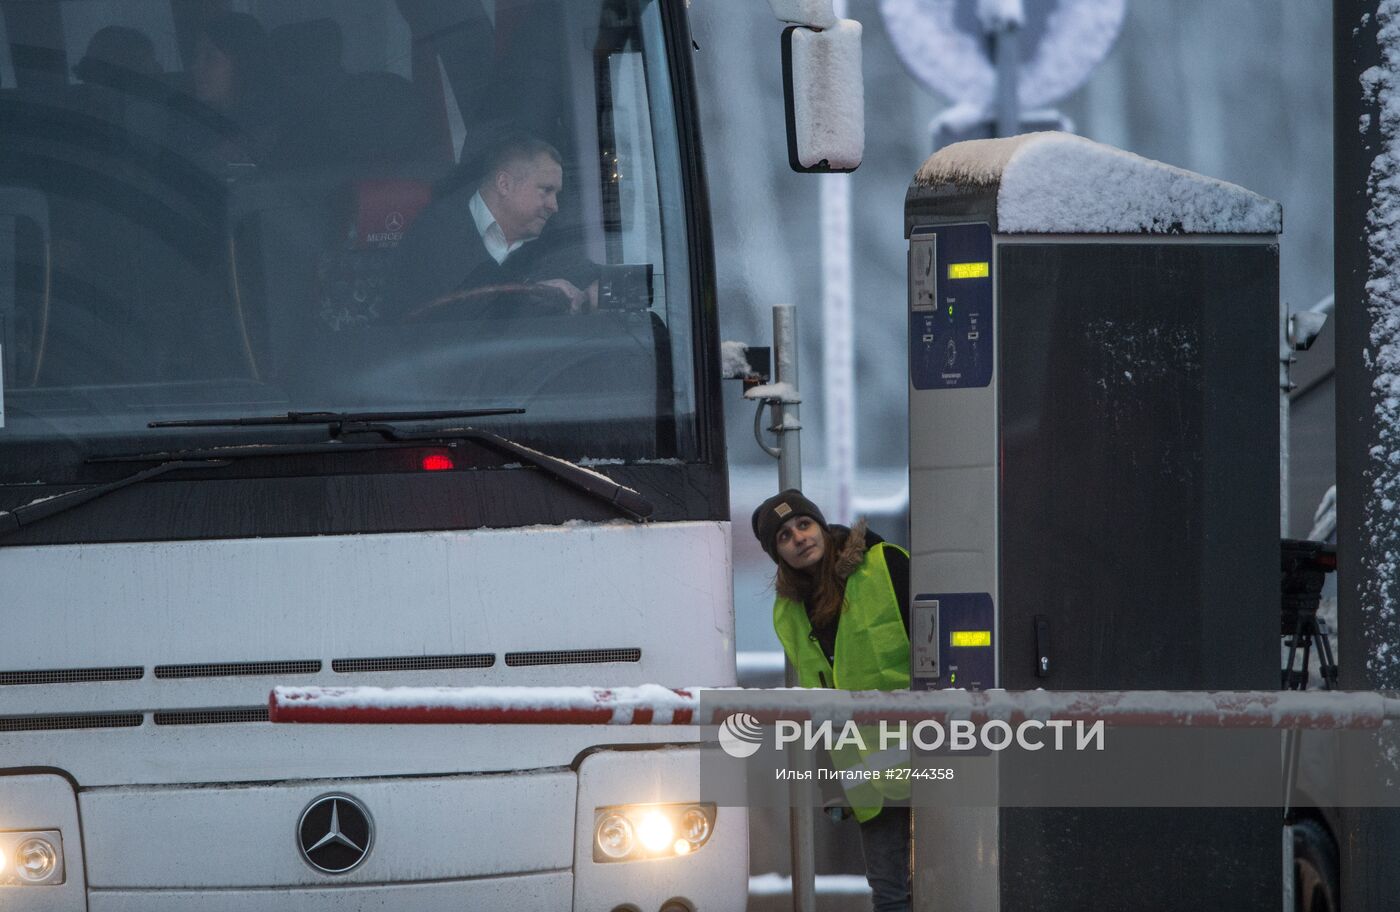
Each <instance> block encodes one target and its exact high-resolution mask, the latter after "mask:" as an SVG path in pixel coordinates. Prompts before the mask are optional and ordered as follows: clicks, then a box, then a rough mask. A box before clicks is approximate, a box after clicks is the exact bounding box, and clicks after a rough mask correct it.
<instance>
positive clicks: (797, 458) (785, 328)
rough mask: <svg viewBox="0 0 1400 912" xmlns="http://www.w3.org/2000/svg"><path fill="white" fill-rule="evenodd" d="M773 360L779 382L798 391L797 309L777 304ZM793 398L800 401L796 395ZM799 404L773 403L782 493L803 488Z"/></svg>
mask: <svg viewBox="0 0 1400 912" xmlns="http://www.w3.org/2000/svg"><path fill="white" fill-rule="evenodd" d="M773 358H774V360H775V361H776V362H777V372H776V379H777V381H778V383H780V384H781V383H785V384H787V385H788V386H789V387H791V389H792V391H793V392H794V393H795V392H797V308H796V306H794V305H792V304H775V305H773ZM791 398H797V397H796V396H793V397H791ZM798 408H799V406H798V405H797V403H796V402H774V403H773V427H774V428H776V429H777V434H778V449H779V451H780V452H779V455H778V490H780V491H786V490H787V489H788V488H798V489H799V490H800V489H801V488H802V438H801V429H802V420H801V418H799V417H798Z"/></svg>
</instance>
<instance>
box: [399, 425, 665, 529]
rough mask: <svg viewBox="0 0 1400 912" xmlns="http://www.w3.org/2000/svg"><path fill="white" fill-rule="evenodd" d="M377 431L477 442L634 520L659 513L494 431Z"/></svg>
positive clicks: (614, 485) (405, 437)
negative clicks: (549, 476) (618, 510)
mask: <svg viewBox="0 0 1400 912" xmlns="http://www.w3.org/2000/svg"><path fill="white" fill-rule="evenodd" d="M374 430H376V431H378V432H379V433H381V434H384V435H385V436H386V437H388V438H389V439H391V440H400V441H431V440H451V439H461V440H475V441H477V442H479V443H484V444H486V445H487V446H489V447H491V448H492V449H495V450H499V451H501V452H503V453H510V454H511V455H512V456H515V457H516V458H517V459H519V460H520V461H521V462H525V463H529V464H530V465H532V466H534V467H535V468H537V469H540V470H542V471H545V472H548V473H549V474H550V475H553V476H554V477H555V478H557V479H559V480H560V481H562V482H564V483H566V484H568V485H570V486H571V487H575V488H578V489H579V490H580V491H583V492H584V493H585V494H590V495H592V496H593V497H595V498H597V499H599V500H602V501H605V502H606V503H609V504H611V505H612V506H614V507H617V508H618V509H620V510H622V511H623V512H625V513H628V514H629V515H630V516H631V518H633V519H636V520H643V519H646V518H647V517H648V516H650V515H651V514H652V513H653V512H655V510H656V507H655V506H654V505H653V504H652V502H651V501H649V500H647V499H646V498H645V497H643V496H642V494H641V492H639V491H637V490H636V489H634V488H629V487H627V486H626V485H624V484H622V483H620V482H616V481H613V480H612V479H611V478H609V477H608V476H606V475H604V474H602V473H601V472H595V471H593V470H592V469H588V468H584V467H583V466H581V465H579V464H578V463H575V462H570V461H569V460H567V459H561V458H560V457H558V456H551V455H550V454H548V453H541V452H540V451H539V450H534V449H531V448H530V447H527V446H525V445H524V444H523V443H516V442H515V441H514V440H511V439H510V438H508V437H502V436H501V435H500V434H493V433H491V432H490V431H483V430H480V429H479V428H471V427H462V428H447V429H444V430H440V431H420V432H417V433H406V432H404V431H400V430H398V429H397V428H391V427H385V426H382V425H381V426H378V427H376V428H375V429H374Z"/></svg>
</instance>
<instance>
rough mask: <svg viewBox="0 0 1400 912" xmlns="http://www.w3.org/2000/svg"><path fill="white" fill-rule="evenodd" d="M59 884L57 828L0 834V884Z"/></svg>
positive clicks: (60, 841) (59, 838) (59, 839)
mask: <svg viewBox="0 0 1400 912" xmlns="http://www.w3.org/2000/svg"><path fill="white" fill-rule="evenodd" d="M61 883H63V837H62V836H61V835H60V834H59V832H58V831H57V830H36V831H31V832H27V833H0V887H46V886H55V885H57V884H61Z"/></svg>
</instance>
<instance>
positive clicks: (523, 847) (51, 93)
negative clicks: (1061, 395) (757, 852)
mask: <svg viewBox="0 0 1400 912" xmlns="http://www.w3.org/2000/svg"><path fill="white" fill-rule="evenodd" d="M690 49H691V41H690V38H689V36H688V31H687V25H686V22H685V13H684V4H683V3H682V2H680V0H676V2H670V0H486V2H481V0H207V2H206V0H54V2H48V0H0V365H3V368H2V373H0V377H3V395H0V403H3V412H0V511H3V512H0V908H3V909H5V910H39V909H42V910H45V912H66V910H83V909H88V910H92V912H118V910H120V912H167V910H190V909H206V908H207V909H220V910H238V912H243V910H248V912H252V910H273V909H277V910H283V909H292V908H295V909H302V910H331V909H334V910H347V909H393V910H398V912H411V910H438V909H449V908H450V909H494V908H510V909H526V908H538V909H569V908H573V909H580V910H583V909H588V910H593V909H602V910H612V909H629V910H636V912H641V910H646V912H652V910H657V909H665V910H672V912H674V910H695V909H699V908H704V909H707V910H708V909H740V908H742V907H743V905H744V901H745V893H746V886H747V861H748V823H747V818H746V814H745V812H744V811H743V810H742V809H731V808H715V807H713V806H710V805H704V804H700V803H698V794H697V792H698V769H699V761H698V750H697V748H696V746H695V742H696V741H697V740H698V738H699V730H698V729H694V728H688V727H687V728H667V727H649V726H637V727H635V728H628V727H606V728H605V727H593V726H534V727H510V726H497V727H465V726H463V727H455V726H439V725H419V726H295V725H292V726H284V725H273V724H271V723H269V722H268V721H267V710H266V701H267V697H268V692H269V690H270V688H272V687H273V686H274V685H278V684H284V685H299V684H322V685H342V684H343V685H546V684H548V685H563V684H591V685H602V686H608V685H633V684H642V683H658V684H663V685H671V686H685V685H715V686H722V685H732V684H734V682H735V669H734V644H733V610H732V605H731V583H730V556H729V555H730V546H729V539H730V530H729V524H728V496H727V481H726V473H725V452H724V439H723V435H722V427H721V409H720V405H719V401H718V395H719V382H718V376H717V371H718V365H719V356H718V347H719V346H718V342H717V338H716V334H717V319H716V314H715V293H714V287H715V285H714V276H713V266H712V254H711V245H710V237H709V230H710V229H709V224H708V220H707V210H706V191H705V186H704V180H703V174H702V171H701V156H700V149H699V145H698V138H697V135H696V130H695V124H696V121H697V117H696V114H695V112H694V97H693V96H694V89H693V85H692V75H691V70H690V61H689V54H690ZM507 135H523V136H525V137H529V138H531V139H533V140H540V141H543V142H545V143H548V144H550V145H551V146H553V147H554V148H555V149H556V150H557V151H558V153H559V159H560V168H561V171H562V180H563V187H562V191H561V192H560V193H559V195H558V199H557V207H558V211H557V214H555V213H552V212H551V213H549V215H551V216H552V217H550V218H549V224H548V225H547V227H546V228H545V233H544V235H543V236H542V237H541V238H540V239H539V240H537V241H533V242H530V243H531V244H537V245H545V244H552V245H555V247H554V248H551V249H558V250H570V251H572V253H573V254H575V259H574V261H573V263H574V265H575V266H580V265H581V266H582V268H584V269H585V274H583V277H582V278H581V279H579V280H578V282H579V286H580V287H581V288H582V289H583V290H585V291H587V290H588V287H587V286H588V284H589V279H592V280H594V281H597V282H598V287H597V289H596V290H595V294H596V297H597V299H598V300H597V309H596V310H593V309H592V308H591V306H587V305H585V306H584V307H583V308H582V311H583V312H570V307H569V302H568V300H567V299H564V298H562V297H561V296H560V294H559V292H558V291H557V290H556V287H557V286H556V287H549V286H542V285H541V284H539V281H540V280H541V279H544V278H554V276H552V275H550V274H549V273H547V272H539V271H536V272H535V273H533V274H529V275H526V274H521V275H512V276H510V277H508V280H502V281H495V282H491V283H487V284H485V285H484V286H483V285H479V284H478V285H475V286H474V285H473V284H472V281H471V280H470V277H464V276H461V275H458V276H457V277H456V278H455V279H454V278H452V277H451V275H450V272H451V270H453V269H454V268H455V269H460V268H461V260H462V258H465V257H466V251H465V249H463V250H462V251H461V257H459V256H458V248H456V247H454V246H453V244H452V242H451V240H450V239H449V241H446V242H444V241H442V239H441V238H439V239H438V240H436V241H433V242H432V243H437V244H438V245H439V246H438V254H436V255H434V256H433V257H429V258H428V259H426V260H425V259H422V258H421V257H420V258H419V259H416V260H410V259H409V258H408V257H407V255H406V253H405V251H406V250H407V249H409V245H412V244H415V243H424V241H423V237H424V236H427V233H428V232H429V231H430V230H442V225H444V224H448V225H451V224H457V225H459V226H460V225H461V224H464V222H463V221H462V219H464V218H468V217H470V212H471V209H470V206H469V199H470V195H471V191H472V190H473V188H474V187H475V186H476V181H478V180H479V179H480V177H481V168H482V165H481V160H482V159H481V156H482V154H483V153H484V152H485V151H486V150H488V149H490V148H493V144H495V143H496V141H497V140H499V139H500V138H501V137H503V136H507ZM454 219H455V220H456V221H455V222H454ZM465 224H470V223H465ZM434 226H436V227H434ZM476 237H477V236H475V235H474V236H472V239H473V242H474V243H479V241H476ZM540 249H543V248H540ZM528 250H529V245H527V246H526V247H524V248H522V251H528ZM514 255H515V254H512V256H514ZM406 263H410V264H411V265H410V266H406V265H405V264H406ZM506 263H507V264H509V263H510V259H509V258H507V259H506ZM425 264H426V265H425ZM424 269H429V270H438V269H441V270H445V271H446V272H447V274H448V275H447V277H446V278H443V277H442V276H439V277H438V278H439V279H441V280H442V281H444V282H447V283H448V285H447V286H446V287H447V288H448V290H449V292H450V293H448V294H446V295H443V296H440V297H436V298H434V299H432V300H417V301H414V300H409V301H405V300H404V294H403V288H404V287H406V285H407V284H411V282H412V281H416V280H417V279H420V278H422V271H423V270H424ZM587 270H592V271H591V272H589V271H587ZM574 275H578V273H574ZM561 277H562V274H561ZM454 283H455V284H454ZM574 303H575V306H574V308H573V309H574V310H579V309H580V308H579V307H578V306H577V302H574ZM590 304H591V302H590ZM658 832H661V833H663V834H665V835H666V838H665V839H659V838H658V837H657V833H658Z"/></svg>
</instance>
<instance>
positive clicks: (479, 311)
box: [403, 282, 569, 323]
mask: <svg viewBox="0 0 1400 912" xmlns="http://www.w3.org/2000/svg"><path fill="white" fill-rule="evenodd" d="M568 312H569V296H568V295H567V294H565V293H564V292H563V291H562V290H560V289H558V288H555V287H554V286H552V285H537V284H535V283H532V282H512V283H506V284H501V285H483V286H481V287H480V288H471V289H466V290H463V291H454V292H452V293H451V294H445V295H443V296H442V297H440V298H437V299H435V300H432V301H429V302H428V303H427V304H424V305H423V306H422V307H419V308H416V309H414V310H411V311H409V312H408V313H407V314H405V315H404V317H403V322H405V323H439V322H447V321H453V320H490V319H501V318H511V317H530V316H561V315H564V314H567V313H568Z"/></svg>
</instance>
